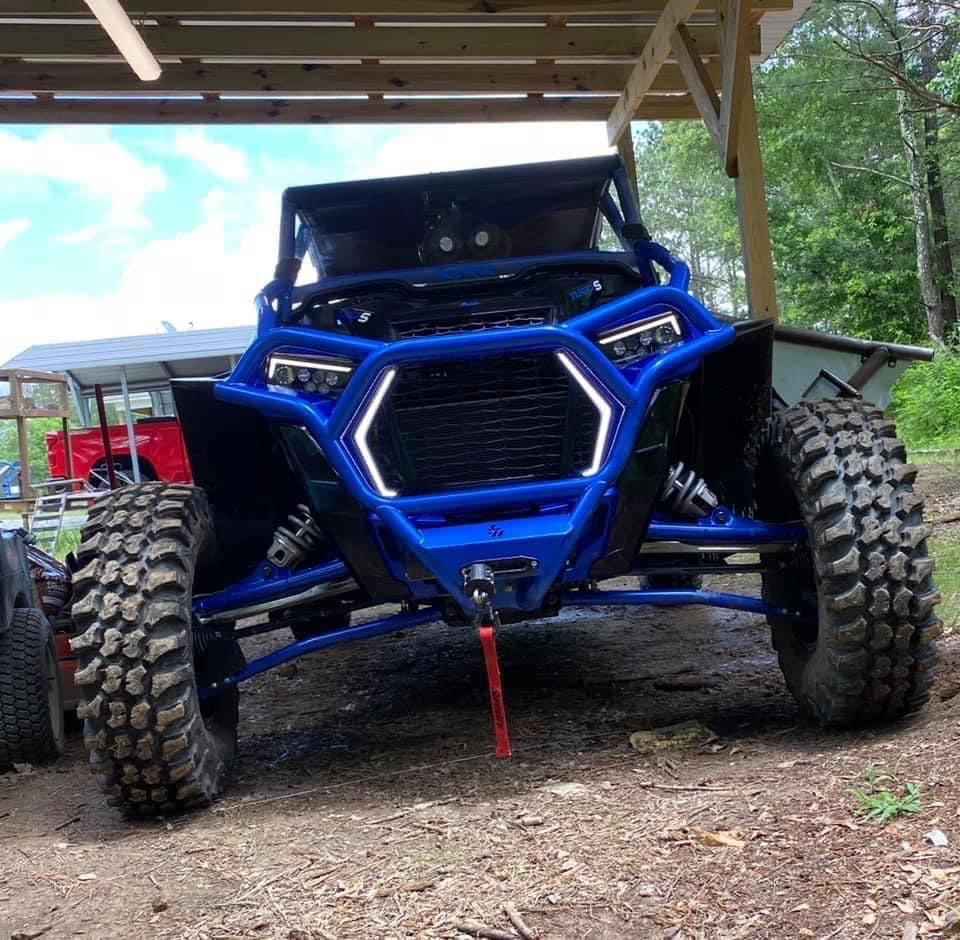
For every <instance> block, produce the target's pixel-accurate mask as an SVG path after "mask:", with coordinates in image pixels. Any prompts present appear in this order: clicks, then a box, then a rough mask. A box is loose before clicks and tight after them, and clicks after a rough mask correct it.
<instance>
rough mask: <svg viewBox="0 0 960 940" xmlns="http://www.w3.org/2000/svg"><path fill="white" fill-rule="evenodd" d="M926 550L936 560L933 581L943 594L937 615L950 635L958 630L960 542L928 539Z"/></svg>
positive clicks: (959, 615)
mask: <svg viewBox="0 0 960 940" xmlns="http://www.w3.org/2000/svg"><path fill="white" fill-rule="evenodd" d="M927 548H928V550H929V551H930V554H931V555H932V556H933V557H934V558H935V559H936V560H937V570H936V573H935V574H934V577H933V580H934V583H935V584H936V586H937V587H938V588H939V589H940V592H941V593H942V594H943V600H942V601H941V602H940V606H939V607H938V608H937V613H938V614H939V615H940V619H941V620H942V621H943V627H944V629H945V630H947V631H948V632H950V633H956V631H957V630H958V629H960V542H958V541H956V540H955V539H946V538H944V539H939V538H938V539H929V540H928V541H927Z"/></svg>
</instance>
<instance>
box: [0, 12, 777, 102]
mask: <svg viewBox="0 0 960 940" xmlns="http://www.w3.org/2000/svg"><path fill="white" fill-rule="evenodd" d="M672 3H678V4H682V5H683V6H684V7H689V6H691V5H693V4H694V3H696V0H671V4H672ZM674 25H675V24H674ZM657 29H658V27H642V26H641V27H636V28H632V29H622V28H620V27H613V26H584V27H569V28H559V29H544V28H542V27H538V26H516V27H510V28H503V27H496V26H475V27H470V28H464V27H453V26H436V27H421V26H398V27H389V28H388V27H383V28H376V29H357V28H356V27H352V26H345V27H344V26H312V27H310V28H303V27H299V26H271V27H264V28H263V29H254V28H250V27H248V26H216V27H212V26H176V25H175V26H169V25H160V26H148V27H144V28H143V36H144V39H145V40H146V42H147V45H148V46H149V47H150V49H151V50H152V51H153V53H154V54H155V55H157V56H161V57H166V56H174V57H181V58H182V57H186V58H196V59H210V58H228V59H249V60H252V61H257V62H262V61H264V60H270V59H301V60H307V61H314V62H317V61H325V60H338V59H364V58H371V59H390V60H417V59H421V60H422V59H447V60H455V61H457V62H459V61H463V60H465V59H467V60H469V59H484V60H496V61H499V60H509V59H538V58H546V59H606V60H621V61H636V60H640V59H641V56H642V53H643V50H644V48H645V46H646V45H648V44H649V42H650V40H651V37H652V36H653V34H654V32H655V31H656V30H657ZM690 31H691V34H692V35H693V36H694V38H695V39H696V41H697V46H698V48H699V49H700V50H701V54H702V55H708V56H715V55H718V54H719V52H720V44H719V41H718V37H717V31H716V29H714V28H713V27H706V26H693V27H691V30H690ZM751 48H755V49H756V50H757V51H759V48H760V32H759V28H756V29H755V30H754V32H753V34H752V36H751ZM113 55H116V50H115V49H114V47H113V44H112V43H111V42H110V40H109V39H108V38H107V36H106V35H105V34H104V33H103V31H102V30H101V29H100V28H99V27H98V26H96V25H94V24H91V25H89V26H88V25H80V26H71V27H70V28H69V29H64V28H63V27H53V26H45V25H36V24H14V25H7V26H3V27H2V28H0V56H8V57H14V58H23V57H27V58H31V57H38V56H42V57H46V58H51V59H63V58H70V57H97V56H113ZM666 55H669V43H667V52H666ZM666 55H665V57H664V59H663V60H662V61H661V62H660V64H661V65H662V64H663V61H665V60H666ZM455 84H456V82H455V77H454V76H453V75H451V86H452V87H455Z"/></svg>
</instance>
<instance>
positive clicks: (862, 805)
mask: <svg viewBox="0 0 960 940" xmlns="http://www.w3.org/2000/svg"><path fill="white" fill-rule="evenodd" d="M848 792H849V793H850V795H851V796H853V798H854V799H855V800H856V801H857V806H856V809H855V812H856V813H857V815H858V816H862V817H864V818H865V819H872V820H874V821H875V822H876V823H877V824H878V825H881V826H884V825H886V824H887V823H888V822H890V820H892V819H896V818H897V817H898V816H902V815H904V814H905V813H919V812H920V810H921V809H922V807H921V805H920V787H919V786H917V784H915V783H905V784H902V785H901V784H899V783H898V782H897V781H896V780H895V779H894V778H893V776H891V775H890V774H888V773H886V772H885V771H882V770H879V769H877V768H876V767H874V766H873V764H867V769H866V770H865V771H864V772H863V786H861V787H851V789H850V790H849V791H848Z"/></svg>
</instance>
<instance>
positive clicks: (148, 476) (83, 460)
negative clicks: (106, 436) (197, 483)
mask: <svg viewBox="0 0 960 940" xmlns="http://www.w3.org/2000/svg"><path fill="white" fill-rule="evenodd" d="M108 430H109V432H110V447H111V448H112V450H113V458H114V467H115V468H116V471H117V477H118V480H119V482H120V483H121V484H123V483H130V482H132V480H133V461H132V460H131V458H130V445H129V441H128V438H127V427H126V425H123V424H119V425H111V426H110V428H109V429H108ZM134 430H135V439H136V443H137V462H138V463H139V465H140V479H141V480H163V481H165V482H167V483H191V482H192V481H193V474H192V473H191V472H190V460H189V458H188V457H187V448H186V446H185V445H184V442H183V434H182V432H181V431H180V422H179V421H177V419H176V418H146V419H144V420H141V421H138V422H137V423H136V424H135V425H134ZM70 446H71V448H72V449H73V476H74V479H78V480H86V481H87V482H88V483H89V484H90V486H92V487H93V488H94V489H106V488H107V486H108V482H107V460H106V456H105V454H104V451H103V437H102V435H101V433H100V429H99V428H84V429H83V430H80V431H71V432H70ZM47 465H48V466H49V468H50V477H51V479H54V480H56V479H60V480H63V479H66V477H67V462H66V457H65V455H64V449H63V432H62V431H51V432H50V433H48V434H47Z"/></svg>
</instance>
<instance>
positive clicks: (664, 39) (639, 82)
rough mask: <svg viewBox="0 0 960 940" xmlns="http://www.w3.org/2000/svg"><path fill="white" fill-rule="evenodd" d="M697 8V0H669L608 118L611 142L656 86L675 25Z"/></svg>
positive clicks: (668, 54) (626, 125) (608, 134)
mask: <svg viewBox="0 0 960 940" xmlns="http://www.w3.org/2000/svg"><path fill="white" fill-rule="evenodd" d="M696 8H697V0H667V3H666V5H665V6H664V8H663V13H661V14H660V19H659V20H657V25H656V26H654V27H653V31H652V32H651V33H650V35H649V37H648V39H647V41H646V43H645V44H644V47H643V51H642V52H641V54H640V61H639V63H637V65H636V66H634V68H633V71H632V72H631V74H630V78H629V79H627V84H626V86H625V87H624V89H623V92H622V93H621V94H620V97H619V99H617V103H616V104H615V105H614V107H613V110H612V111H611V112H610V116H609V117H608V118H607V139H608V140H609V141H610V143H611V144H616V143H617V142H618V141H619V139H620V138H621V137H622V136H623V135H624V134H625V133H627V132H629V129H630V122H631V121H632V120H633V118H634V117H635V115H636V114H637V110H638V109H639V107H640V103H641V102H642V101H643V99H644V96H645V95H646V94H647V92H648V91H650V89H651V88H652V87H653V83H654V81H655V80H656V77H657V74H658V73H659V71H660V69H661V67H662V66H663V64H664V63H665V62H666V61H667V59H668V58H669V56H670V53H671V50H672V43H673V36H674V32H675V30H676V28H677V27H678V26H681V25H684V24H686V22H687V20H688V19H689V18H690V15H691V14H692V13H693V11H694V10H695V9H696ZM711 32H713V31H712V30H711Z"/></svg>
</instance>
